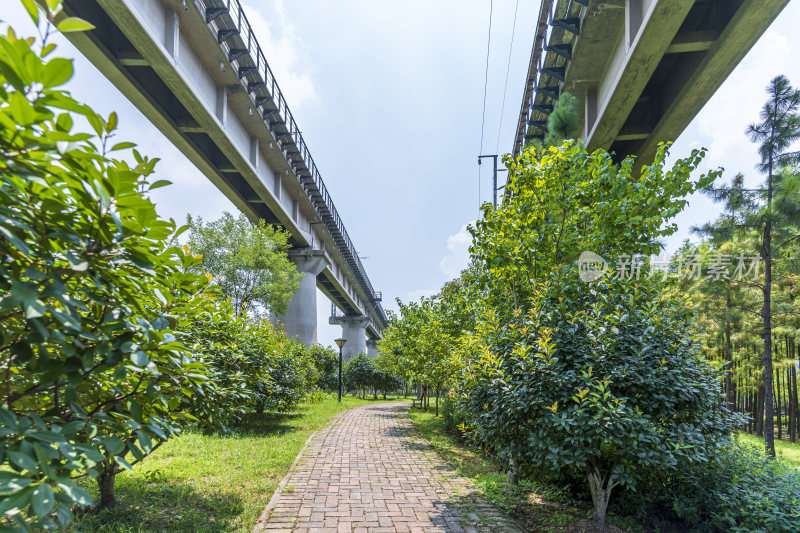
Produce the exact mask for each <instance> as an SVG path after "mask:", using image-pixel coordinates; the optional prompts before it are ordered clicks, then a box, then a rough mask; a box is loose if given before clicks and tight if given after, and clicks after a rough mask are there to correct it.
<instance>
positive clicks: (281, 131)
mask: <svg viewBox="0 0 800 533" xmlns="http://www.w3.org/2000/svg"><path fill="white" fill-rule="evenodd" d="M195 4H196V5H197V6H198V8H200V10H201V13H202V14H203V16H204V17H205V20H206V23H207V24H208V25H209V27H210V28H211V30H212V31H213V33H214V35H215V36H216V38H217V43H218V44H219V45H220V47H221V48H222V50H223V51H224V52H225V54H226V55H227V57H228V61H229V62H230V64H231V67H233V68H234V72H236V73H237V74H238V77H239V79H240V80H241V82H242V84H243V85H244V86H245V88H246V90H247V92H248V94H249V95H250V98H251V99H252V100H253V103H254V105H255V106H256V108H257V109H259V110H260V112H261V116H262V118H263V119H264V122H265V124H266V125H267V127H268V128H269V130H270V132H271V133H272V135H273V137H275V140H276V141H277V142H278V145H279V146H280V148H281V151H282V152H283V154H284V156H285V157H286V161H287V162H289V165H290V166H291V167H292V169H293V170H294V173H295V176H297V179H298V181H299V182H300V185H301V186H302V188H303V190H304V191H305V193H306V195H307V196H308V198H309V200H311V203H312V205H313V206H314V209H315V210H316V212H317V214H318V215H319V218H320V220H321V221H322V222H323V225H324V226H325V229H326V230H327V231H328V233H329V234H330V236H331V239H333V241H334V243H336V246H337V247H338V249H339V252H340V253H341V254H342V256H343V257H344V259H345V261H346V262H347V264H348V266H349V267H350V269H351V270H352V272H353V275H354V276H355V277H356V280H357V281H358V283H359V284H360V285H361V288H362V289H363V290H364V292H365V293H366V295H367V299H368V300H369V302H368V303H367V305H369V306H371V307H372V311H373V313H374V314H375V315H377V317H378V319H379V321H380V322H381V324H382V326H385V325H386V322H387V317H386V314H385V312H384V310H383V307H382V306H381V304H380V303H379V302H380V298H379V297H377V295H376V292H375V290H374V289H373V288H372V284H371V283H370V281H369V278H368V277H367V273H366V271H365V270H364V266H363V265H362V264H361V260H360V259H359V257H358V254H357V253H356V249H355V246H353V242H352V241H351V240H350V236H349V235H348V234H347V230H346V229H345V227H344V223H343V222H342V219H341V217H340V216H339V213H338V212H337V211H336V206H334V204H333V199H332V198H331V196H330V194H329V193H328V190H327V188H326V187H325V183H324V182H323V181H322V176H321V175H320V173H319V170H318V169H317V165H316V164H315V163H314V159H313V158H312V157H311V153H310V152H309V150H308V146H306V143H305V140H304V139H303V135H302V133H301V132H300V129H299V128H298V127H297V123H296V122H295V120H294V117H293V116H292V113H291V111H290V110H289V107H288V105H287V104H286V99H285V98H284V96H283V92H281V89H280V87H278V82H277V81H276V80H275V76H274V75H273V73H272V70H271V69H270V67H269V63H268V62H267V59H266V57H265V56H264V52H263V51H262V50H261V46H260V45H259V44H258V41H257V40H256V37H255V34H254V33H253V29H252V26H251V25H250V23H249V21H248V20H247V16H246V15H245V13H244V11H243V10H242V6H241V4H240V3H239V0H195ZM371 318H372V317H371ZM376 329H377V328H376Z"/></svg>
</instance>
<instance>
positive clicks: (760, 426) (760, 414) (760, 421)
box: [756, 380, 765, 437]
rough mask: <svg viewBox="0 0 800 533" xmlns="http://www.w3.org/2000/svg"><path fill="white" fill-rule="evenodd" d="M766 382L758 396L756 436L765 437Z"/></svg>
mask: <svg viewBox="0 0 800 533" xmlns="http://www.w3.org/2000/svg"><path fill="white" fill-rule="evenodd" d="M764 422H765V419H764V382H763V380H762V382H761V385H760V386H759V387H758V393H757V394H756V435H758V436H759V437H763V436H764Z"/></svg>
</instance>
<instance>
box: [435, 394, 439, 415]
mask: <svg viewBox="0 0 800 533" xmlns="http://www.w3.org/2000/svg"><path fill="white" fill-rule="evenodd" d="M436 416H437V417H438V416H439V387H436Z"/></svg>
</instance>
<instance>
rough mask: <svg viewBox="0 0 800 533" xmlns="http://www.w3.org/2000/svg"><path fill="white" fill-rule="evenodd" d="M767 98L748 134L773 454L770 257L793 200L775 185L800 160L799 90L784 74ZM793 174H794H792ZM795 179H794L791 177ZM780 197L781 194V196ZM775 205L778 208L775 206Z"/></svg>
mask: <svg viewBox="0 0 800 533" xmlns="http://www.w3.org/2000/svg"><path fill="white" fill-rule="evenodd" d="M767 94H768V95H769V99H768V100H767V102H766V103H765V104H764V107H763V108H762V110H761V122H758V123H755V124H751V125H750V126H749V127H748V128H747V134H748V135H749V137H750V139H751V140H752V141H753V142H755V143H760V146H759V150H758V152H759V155H760V157H761V163H760V164H759V165H758V168H759V170H760V171H761V172H763V173H764V175H765V178H766V183H765V190H764V195H765V196H766V198H765V201H766V203H765V206H764V209H763V210H761V212H760V213H758V219H759V220H758V222H759V224H758V226H759V228H761V230H762V232H761V233H762V239H761V247H762V253H763V256H764V285H763V296H764V305H763V307H762V309H761V316H762V318H763V324H764V325H763V338H764V351H763V364H764V418H765V420H764V440H765V441H766V449H767V455H768V456H770V457H775V440H774V435H773V419H772V417H773V395H772V260H773V254H774V249H773V242H772V241H773V237H774V235H773V232H774V231H775V230H776V229H777V226H776V224H779V223H780V221H781V219H783V218H785V216H786V215H789V214H796V213H785V212H780V211H783V209H781V208H789V209H790V210H795V211H796V209H793V208H792V207H791V206H792V205H795V204H796V202H791V203H789V204H788V205H787V202H778V203H777V205H776V202H774V200H775V196H776V188H780V187H781V185H783V182H784V181H789V179H790V177H791V176H790V174H791V173H789V172H785V171H784V170H785V169H786V168H787V167H789V166H790V165H792V164H795V163H797V162H798V161H800V152H792V151H790V150H789V148H790V147H791V146H792V145H793V144H794V143H795V142H796V141H797V140H798V139H800V113H799V112H798V110H799V109H800V90H797V89H794V88H793V87H792V86H791V84H790V83H789V80H788V79H787V78H786V77H785V76H782V75H781V76H777V77H775V78H773V80H772V81H771V82H770V84H769V86H768V87H767ZM794 177H796V176H794ZM791 181H794V180H791ZM781 196H782V195H781ZM776 207H778V208H779V209H775V208H776Z"/></svg>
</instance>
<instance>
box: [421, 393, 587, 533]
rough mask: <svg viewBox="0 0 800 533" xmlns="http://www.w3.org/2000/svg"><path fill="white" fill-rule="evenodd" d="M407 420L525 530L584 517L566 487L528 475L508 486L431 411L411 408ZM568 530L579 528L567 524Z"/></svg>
mask: <svg viewBox="0 0 800 533" xmlns="http://www.w3.org/2000/svg"><path fill="white" fill-rule="evenodd" d="M409 416H410V417H411V420H412V421H413V422H414V425H416V427H417V429H418V430H419V432H420V433H421V434H422V436H423V437H425V439H426V440H427V441H428V442H430V443H431V446H432V447H433V448H434V449H435V450H436V451H437V452H438V453H439V455H441V456H442V457H444V458H445V459H447V461H449V462H450V463H451V464H452V465H453V467H454V468H455V469H456V471H457V472H458V473H459V474H460V475H462V476H464V477H466V478H469V479H471V480H472V481H473V482H474V483H475V485H476V486H477V487H478V489H479V490H480V491H481V493H483V495H484V496H486V497H487V498H488V499H489V500H491V501H492V503H493V504H494V505H496V506H497V507H500V508H501V509H504V510H505V511H507V512H508V513H509V514H511V515H512V516H513V517H514V518H515V519H516V520H517V521H518V522H520V524H521V525H523V526H524V527H525V530H526V531H565V530H567V526H570V524H572V525H573V526H574V525H575V524H574V523H575V522H576V521H578V520H579V519H581V518H585V517H586V513H587V509H586V508H585V506H584V507H583V508H581V507H580V506H579V505H580V504H578V502H575V501H574V500H572V498H571V497H570V495H569V493H568V491H567V489H566V488H563V487H558V486H554V485H550V484H547V483H544V482H539V481H536V480H531V479H522V480H520V484H519V485H518V486H516V487H509V486H508V483H507V482H506V474H504V473H503V472H502V471H501V469H500V468H499V467H498V465H496V464H494V463H493V462H492V461H490V460H488V459H487V458H486V457H485V456H484V455H483V454H481V453H480V452H479V451H477V450H475V449H473V448H471V447H470V446H469V445H467V444H466V443H464V442H463V441H462V440H461V439H460V438H459V437H458V436H456V435H453V434H452V433H449V432H448V431H447V430H446V429H445V426H444V420H443V419H442V418H441V417H439V418H437V417H436V416H434V413H433V412H432V411H422V410H420V409H411V410H410V411H409ZM569 531H579V529H576V528H573V527H570V529H569Z"/></svg>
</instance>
